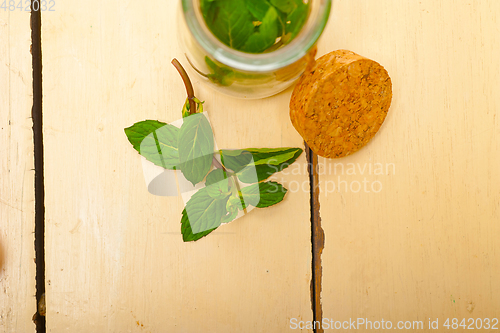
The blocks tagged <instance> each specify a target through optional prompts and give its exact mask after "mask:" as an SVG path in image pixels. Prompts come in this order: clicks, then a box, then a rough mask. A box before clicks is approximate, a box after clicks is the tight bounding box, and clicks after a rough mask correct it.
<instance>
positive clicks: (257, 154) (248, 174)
mask: <svg viewBox="0 0 500 333" xmlns="http://www.w3.org/2000/svg"><path fill="white" fill-rule="evenodd" d="M220 153H221V160H222V163H223V164H224V166H225V167H226V168H229V169H231V170H233V171H234V172H236V174H237V176H238V179H239V180H240V181H241V182H243V183H247V184H251V183H255V182H256V181H259V182H260V181H262V180H266V179H267V178H269V176H271V175H272V174H274V173H276V172H279V171H282V170H283V169H285V168H287V167H288V166H290V164H292V163H293V162H295V160H296V159H297V158H298V157H299V156H300V154H302V149H300V148H247V149H237V150H220ZM256 178H257V180H256Z"/></svg>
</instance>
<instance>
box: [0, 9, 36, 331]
mask: <svg viewBox="0 0 500 333" xmlns="http://www.w3.org/2000/svg"><path fill="white" fill-rule="evenodd" d="M30 42H31V30H30V16H29V13H24V12H20V11H14V12H9V11H6V12H5V11H3V10H1V11H0V43H1V44H2V47H1V48H0V151H1V153H0V156H1V157H0V175H1V176H0V330H1V331H2V332H8V333H10V332H16V333H17V332H20V333H24V332H34V331H35V325H34V324H33V322H32V321H31V318H32V316H33V314H34V313H35V312H36V300H35V263H34V257H35V253H34V245H33V242H34V237H33V230H34V225H35V213H34V207H35V206H34V187H33V186H34V171H33V165H34V160H33V132H32V125H33V123H32V120H31V107H32V105H33V89H32V76H31V75H32V70H31V55H30Z"/></svg>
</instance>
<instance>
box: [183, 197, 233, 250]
mask: <svg viewBox="0 0 500 333" xmlns="http://www.w3.org/2000/svg"><path fill="white" fill-rule="evenodd" d="M227 199H228V197H225V198H222V199H215V198H212V197H211V196H210V195H209V194H208V191H207V189H206V188H202V189H200V190H198V191H197V192H196V193H195V194H193V196H192V197H191V199H189V201H188V202H187V203H186V208H184V210H183V211H182V218H181V233H182V239H183V240H184V241H185V242H190V241H196V240H198V239H200V238H202V237H203V236H206V235H208V234H209V233H211V232H212V231H214V230H215V229H217V228H218V227H219V226H220V224H221V223H222V218H223V217H224V216H226V213H227V211H226V202H227Z"/></svg>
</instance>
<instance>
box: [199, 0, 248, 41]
mask: <svg viewBox="0 0 500 333" xmlns="http://www.w3.org/2000/svg"><path fill="white" fill-rule="evenodd" d="M214 7H215V8H214ZM204 17H205V21H206V23H207V25H208V28H209V29H210V30H211V31H212V33H213V34H214V35H215V36H216V37H217V38H218V39H219V40H220V41H221V42H223V43H224V44H226V45H228V46H230V47H232V48H234V49H240V48H241V47H242V46H243V45H244V44H245V42H246V41H247V39H248V37H250V35H251V34H252V33H253V31H254V25H253V17H252V15H251V14H250V12H249V11H248V9H247V7H246V4H245V0H218V1H215V2H213V5H212V6H210V11H208V12H206V14H204Z"/></svg>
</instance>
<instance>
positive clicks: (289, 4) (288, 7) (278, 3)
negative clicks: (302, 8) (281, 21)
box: [270, 0, 302, 14]
mask: <svg viewBox="0 0 500 333" xmlns="http://www.w3.org/2000/svg"><path fill="white" fill-rule="evenodd" d="M270 1H271V4H272V5H273V6H274V7H276V8H278V9H279V10H280V11H282V12H283V13H287V14H288V13H291V12H293V11H294V9H295V8H297V1H295V0H270ZM299 1H300V3H302V1H301V0H299Z"/></svg>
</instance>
